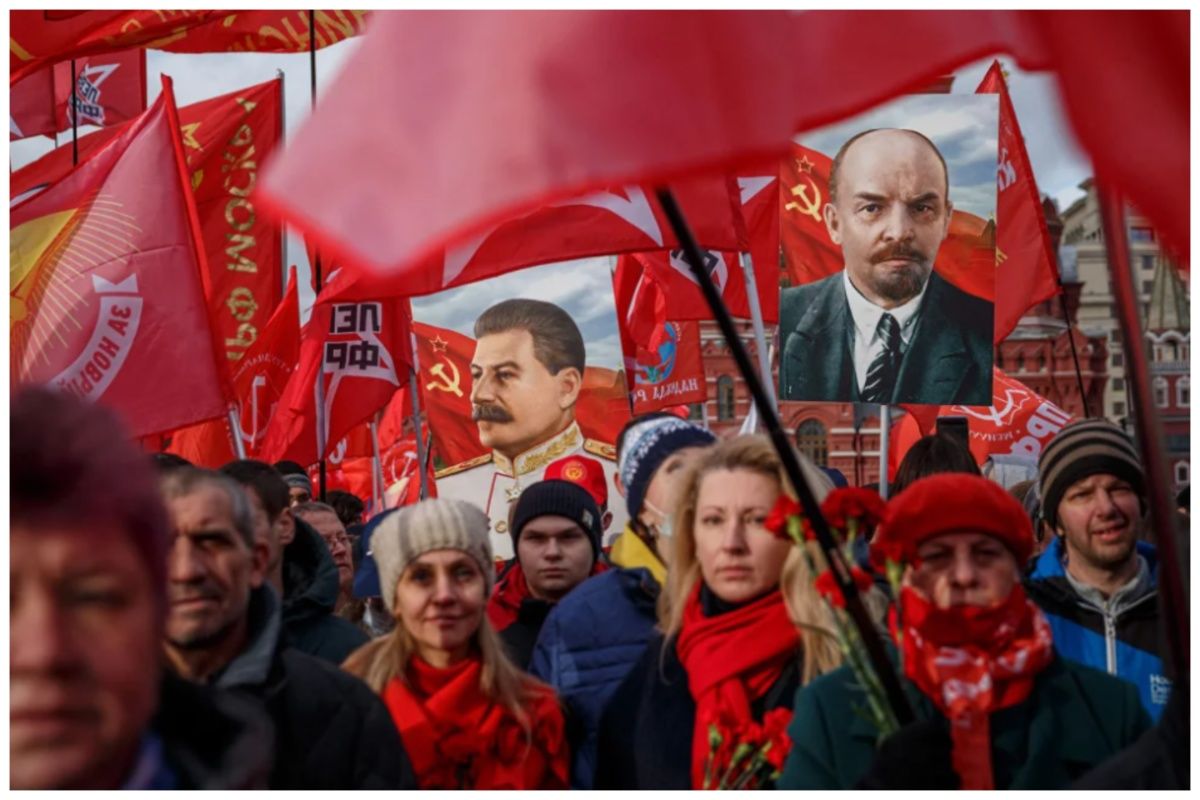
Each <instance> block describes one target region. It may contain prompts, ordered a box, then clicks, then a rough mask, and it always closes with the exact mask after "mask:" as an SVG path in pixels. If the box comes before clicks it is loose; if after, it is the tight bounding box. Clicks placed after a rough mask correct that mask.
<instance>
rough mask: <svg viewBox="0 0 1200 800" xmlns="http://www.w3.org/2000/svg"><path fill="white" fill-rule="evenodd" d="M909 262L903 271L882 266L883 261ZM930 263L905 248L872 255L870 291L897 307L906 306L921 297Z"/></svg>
mask: <svg viewBox="0 0 1200 800" xmlns="http://www.w3.org/2000/svg"><path fill="white" fill-rule="evenodd" d="M892 259H908V260H909V261H908V263H907V264H906V265H905V266H904V267H899V268H898V267H894V266H891V265H888V266H882V264H883V262H884V261H890V260H892ZM931 269H932V259H931V258H930V257H928V256H927V255H925V254H924V253H922V252H921V251H919V250H917V249H916V248H915V247H912V246H911V245H907V244H896V245H890V246H888V247H883V248H881V249H879V250H877V251H876V252H874V253H872V254H871V268H870V270H868V272H867V278H866V280H867V284H868V288H870V290H871V291H872V292H873V293H874V294H876V295H878V296H879V297H882V298H883V299H884V300H887V301H888V302H889V303H895V304H897V305H899V304H901V303H905V302H907V301H909V300H911V299H912V298H914V297H916V296H917V294H919V293H920V291H921V288H922V287H923V286H924V285H925V281H927V280H928V279H929V273H930V270H931Z"/></svg>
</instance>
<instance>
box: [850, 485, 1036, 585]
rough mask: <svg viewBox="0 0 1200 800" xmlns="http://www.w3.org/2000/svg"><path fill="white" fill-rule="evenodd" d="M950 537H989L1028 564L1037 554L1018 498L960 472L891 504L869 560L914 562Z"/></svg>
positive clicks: (915, 488) (914, 487)
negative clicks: (928, 544)
mask: <svg viewBox="0 0 1200 800" xmlns="http://www.w3.org/2000/svg"><path fill="white" fill-rule="evenodd" d="M947 533H986V534H987V535H988V536H994V537H995V538H997V539H999V540H1000V541H1001V542H1003V543H1004V546H1005V547H1007V548H1008V549H1009V550H1010V551H1012V554H1013V555H1014V556H1016V558H1017V564H1019V565H1024V564H1025V563H1026V562H1027V561H1028V560H1029V556H1030V555H1031V554H1032V553H1033V525H1032V523H1031V522H1030V521H1029V515H1028V514H1026V513H1025V509H1024V507H1023V506H1022V505H1021V504H1020V503H1018V502H1017V499H1016V498H1015V497H1013V496H1012V495H1011V494H1009V493H1008V492H1006V491H1005V490H1004V488H1003V487H1001V486H1000V484H998V483H995V482H993V481H990V480H988V479H987V478H981V477H979V476H978V475H968V474H966V473H961V472H943V473H940V474H937V475H930V476H929V477H927V478H922V479H920V480H919V481H914V482H913V483H911V484H909V486H908V487H907V488H906V489H905V490H904V491H902V492H901V493H900V494H898V495H896V496H895V498H893V499H892V500H891V501H889V502H888V505H887V511H886V512H885V514H884V517H883V522H882V523H881V524H880V526H879V530H878V532H877V533H876V534H875V538H874V539H872V540H871V561H872V562H873V563H876V564H883V563H884V560H885V558H886V557H887V555H888V554H891V557H892V560H897V556H899V557H900V560H903V561H911V560H912V557H913V556H914V555H915V554H916V551H917V547H918V545H920V544H921V543H922V542H924V541H925V540H927V539H932V538H933V537H935V536H941V535H943V534H947Z"/></svg>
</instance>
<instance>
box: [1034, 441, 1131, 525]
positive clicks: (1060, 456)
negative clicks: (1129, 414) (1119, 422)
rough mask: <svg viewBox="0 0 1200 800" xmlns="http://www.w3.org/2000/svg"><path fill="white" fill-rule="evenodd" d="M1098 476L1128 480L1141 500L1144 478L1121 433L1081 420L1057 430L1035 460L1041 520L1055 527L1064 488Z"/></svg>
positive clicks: (1129, 446)
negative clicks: (1106, 475)
mask: <svg viewBox="0 0 1200 800" xmlns="http://www.w3.org/2000/svg"><path fill="white" fill-rule="evenodd" d="M1098 473H1107V474H1109V475H1115V476H1117V477H1118V478H1121V479H1122V480H1125V481H1128V482H1129V484H1130V485H1131V486H1133V490H1134V491H1135V492H1137V494H1138V497H1140V498H1144V497H1145V494H1146V490H1145V487H1146V476H1145V473H1144V472H1143V471H1142V464H1141V461H1140V460H1139V459H1138V453H1137V449H1136V448H1135V447H1134V446H1133V442H1132V441H1131V440H1130V438H1129V436H1128V435H1126V433H1125V432H1124V431H1123V430H1121V429H1120V428H1118V427H1117V426H1116V425H1114V424H1113V423H1111V422H1109V421H1108V420H1104V419H1085V420H1080V421H1079V422H1073V423H1071V424H1070V425H1068V426H1067V427H1065V428H1063V429H1062V430H1061V431H1059V432H1058V434H1057V435H1056V436H1055V437H1054V438H1053V439H1051V440H1050V443H1049V444H1048V445H1046V449H1044V450H1043V451H1042V454H1041V457H1040V458H1039V459H1038V480H1039V489H1040V491H1041V496H1042V518H1043V519H1045V520H1046V521H1047V522H1049V523H1050V525H1051V526H1052V527H1055V528H1057V527H1058V504H1059V503H1060V502H1061V501H1062V498H1063V495H1064V494H1066V491H1067V489H1069V488H1070V487H1071V485H1072V484H1074V483H1075V482H1077V481H1081V480H1083V479H1084V478H1087V477H1088V476H1090V475H1096V474H1098ZM1143 502H1144V501H1143Z"/></svg>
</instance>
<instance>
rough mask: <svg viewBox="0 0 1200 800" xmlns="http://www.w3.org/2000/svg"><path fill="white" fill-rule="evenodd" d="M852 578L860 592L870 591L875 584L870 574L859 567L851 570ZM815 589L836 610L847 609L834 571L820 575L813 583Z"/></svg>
mask: <svg viewBox="0 0 1200 800" xmlns="http://www.w3.org/2000/svg"><path fill="white" fill-rule="evenodd" d="M850 577H851V578H853V579H854V585H855V586H857V587H858V591H859V592H866V591H869V590H870V588H871V587H872V586H873V585H874V583H875V582H874V579H873V578H871V576H870V575H869V574H868V573H866V572H864V571H863V570H861V569H859V568H858V567H851V568H850ZM813 587H814V588H816V590H817V593H818V594H820V595H821V596H822V597H824V598H825V599H827V600H828V601H829V602H830V603H832V604H833V606H834V608H845V607H846V598H844V597H842V590H841V589H839V588H838V585H837V581H836V580H834V577H833V572H832V571H830V570H825V571H824V572H822V573H821V574H820V575H818V576H817V579H816V580H815V581H814V582H813Z"/></svg>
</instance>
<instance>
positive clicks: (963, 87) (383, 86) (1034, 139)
mask: <svg viewBox="0 0 1200 800" xmlns="http://www.w3.org/2000/svg"><path fill="white" fill-rule="evenodd" d="M360 41H361V39H351V40H347V41H345V42H341V43H339V44H336V45H333V46H332V47H327V48H324V49H322V50H319V51H317V94H318V100H319V98H320V93H321V88H322V87H323V86H327V85H328V84H329V82H330V81H331V80H332V79H333V77H334V75H335V74H336V72H337V70H338V69H339V68H340V66H341V65H342V64H343V63H344V61H345V59H346V56H347V55H349V53H350V52H351V51H352V50H353V49H354V48H355V47H357V46H358V44H359V42H360ZM990 63H991V58H988V59H986V60H984V61H980V62H978V63H976V64H972V65H969V66H967V67H965V68H963V69H962V70H960V71H959V72H958V73H957V76H956V80H955V82H954V88H953V92H954V94H972V93H974V91H975V87H976V86H978V84H979V82H980V81H981V80H982V79H983V75H984V73H985V72H986V71H987V68H988V66H989V65H990ZM276 70H281V71H282V72H283V73H284V76H285V79H284V80H285V105H286V109H285V115H286V121H287V128H288V129H289V130H290V129H292V128H294V127H295V126H296V125H297V124H298V123H299V122H300V121H302V120H303V118H304V117H306V116H307V115H308V113H309V110H310V94H309V92H310V88H309V81H310V71H309V56H308V54H307V53H300V54H275V53H236V54H235V53H211V54H199V55H193V54H172V53H163V52H159V51H150V52H149V54H148V56H147V73H148V74H147V83H148V92H147V94H148V97H149V99H150V100H153V99H154V98H155V97H157V95H158V93H159V90H160V80H159V75H160V74H161V73H164V72H165V73H166V74H168V75H170V76H171V77H172V78H173V79H174V81H175V97H176V101H177V102H178V104H179V105H187V104H189V103H194V102H196V101H199V100H204V99H207V98H210V97H214V96H216V95H220V94H224V93H226V92H231V91H234V90H236V89H239V88H242V87H245V86H249V85H252V84H255V83H261V82H262V81H266V80H270V79H271V78H273V77H274V76H275V74H276ZM1008 70H1009V87H1010V91H1011V94H1012V98H1013V103H1014V105H1015V107H1016V111H1017V117H1018V120H1019V123H1020V126H1021V130H1022V132H1023V133H1024V135H1025V141H1026V146H1027V148H1028V150H1029V157H1030V161H1031V162H1032V164H1033V169H1034V173H1035V175H1036V176H1037V180H1038V185H1039V188H1040V189H1041V191H1042V193H1043V194H1048V195H1050V196H1051V197H1053V198H1054V199H1055V200H1056V201H1058V203H1059V207H1060V209H1062V208H1065V207H1066V206H1067V205H1069V204H1070V203H1071V202H1072V201H1074V200H1075V199H1076V198H1078V197H1080V196H1081V195H1082V193H1081V192H1080V191H1079V190H1078V188H1077V186H1078V184H1079V183H1080V182H1081V181H1083V180H1084V179H1085V178H1087V177H1088V176H1089V175H1090V174H1091V166H1090V164H1089V163H1088V160H1087V158H1086V156H1085V155H1084V154H1083V153H1082V152H1081V150H1080V148H1079V146H1078V144H1077V143H1076V141H1075V138H1074V136H1073V134H1072V133H1071V131H1070V130H1069V128H1068V127H1067V125H1066V120H1065V116H1064V114H1063V112H1062V108H1061V103H1060V100H1059V97H1058V92H1057V88H1056V86H1055V84H1054V79H1053V77H1052V76H1049V75H1045V74H1041V73H1024V72H1021V71H1020V70H1019V69H1017V68H1016V67H1015V66H1013V65H1008ZM379 87H380V91H381V92H386V91H387V82H386V80H380V82H379ZM963 100H964V101H965V102H967V103H968V104H969V103H971V102H972V101H971V100H970V99H967V98H963ZM85 130H91V129H90V128H88V129H85ZM800 138H802V139H803V138H804V137H800ZM59 141H60V142H62V143H66V142H68V141H70V134H69V133H67V134H66V135H63V136H60V137H59ZM53 147H54V142H53V141H52V140H51V139H49V138H47V137H43V136H36V137H31V138H30V139H26V140H21V141H18V142H13V143H11V144H10V145H9V153H10V159H11V164H12V168H13V169H17V168H20V167H21V166H23V165H25V164H27V163H29V162H30V161H33V160H35V159H36V158H38V157H40V156H41V155H43V154H44V153H46V152H48V151H49V150H51V149H52V148H53ZM992 149H993V152H994V149H995V147H994V144H993V146H992ZM993 170H994V163H993ZM953 178H954V179H955V180H956V181H957V179H958V176H956V175H955V176H953ZM993 186H994V183H993ZM993 195H994V192H993ZM954 199H955V201H956V203H957V202H963V203H964V206H963V207H964V208H967V202H971V203H978V202H980V200H979V198H978V197H975V198H968V197H966V196H965V195H964V196H961V197H959V196H956V197H955V198H954ZM993 205H994V200H993ZM968 210H974V209H970V208H968ZM976 213H978V212H976ZM289 239H291V237H289ZM287 258H288V262H289V263H293V264H297V265H299V267H300V270H301V274H302V275H306V274H307V272H308V260H307V258H306V256H305V254H304V250H303V247H302V246H300V244H299V242H298V240H294V239H292V240H291V241H289V243H288V254H287ZM608 263H609V261H608V260H606V259H592V260H589V263H579V262H576V263H574V264H572V265H571V267H569V268H566V269H563V268H546V267H542V268H536V269H538V272H536V273H534V272H532V271H530V272H521V273H517V274H515V275H514V276H509V278H508V280H509V281H511V283H510V284H507V285H506V286H503V287H489V286H483V287H464V289H462V290H459V291H458V292H449V293H445V296H444V297H443V296H441V295H439V296H435V299H436V298H441V299H442V300H445V301H447V302H448V303H450V304H453V306H454V307H456V308H461V311H462V314H463V317H462V318H461V319H460V318H458V317H457V316H455V318H454V319H452V320H451V319H448V317H449V316H451V315H450V314H449V313H448V312H447V313H441V312H438V311H436V310H435V309H434V308H433V307H434V306H435V305H436V303H434V302H431V300H424V301H420V302H415V303H414V310H416V309H418V308H420V309H421V311H419V312H418V313H417V316H418V317H419V318H423V319H425V320H426V321H428V322H430V323H433V324H442V325H445V326H446V327H451V328H455V329H458V330H462V331H463V332H464V333H466V332H469V328H470V325H471V323H473V322H474V316H473V312H472V309H476V308H477V307H479V306H480V302H481V299H480V298H483V297H488V298H491V299H492V300H493V301H494V300H498V299H501V298H502V297H507V296H531V294H530V292H529V290H528V287H530V286H531V285H533V279H534V278H536V279H537V281H538V283H539V284H542V283H544V284H545V285H544V286H540V287H539V291H540V292H542V294H540V295H536V296H544V297H545V299H553V298H554V297H559V298H560V300H561V302H562V303H563V304H564V307H566V308H567V310H568V311H570V312H571V313H572V314H574V315H575V316H576V319H577V320H579V321H580V325H581V328H583V329H584V331H583V332H584V337H585V340H586V341H587V342H588V350H589V352H588V355H589V361H593V357H594V358H595V359H596V360H594V361H593V363H598V364H600V363H603V364H604V365H606V366H608V365H611V366H616V365H618V364H619V361H620V359H619V346H616V345H615V337H616V320H615V312H614V311H613V308H612V290H611V285H610V283H609V277H608V266H607V265H608ZM517 276H519V277H517ZM301 286H302V287H305V288H306V287H307V282H306V281H302V282H301ZM512 287H516V288H512ZM510 289H511V291H512V293H509V292H510ZM523 291H524V295H522V292H523ZM602 291H603V295H601V294H600V293H601V292H602ZM601 297H602V300H601V301H600V302H597V298H601ZM301 299H302V302H303V303H304V304H305V305H306V306H307V304H308V303H310V302H311V293H309V294H308V296H307V297H306V296H305V293H304V292H303V290H302V298H301ZM602 305H603V308H601V306H602ZM584 309H586V310H584ZM478 310H482V308H481V307H480V308H479V309H478ZM474 313H477V311H475V312H474ZM439 315H440V316H442V317H443V319H442V320H441V321H440V322H439V320H437V319H435V316H439ZM467 317H469V319H468V318H467ZM593 336H594V337H595V338H593ZM609 362H611V363H609Z"/></svg>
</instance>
